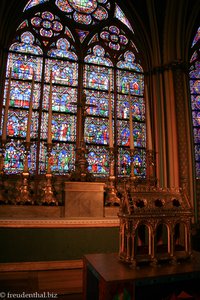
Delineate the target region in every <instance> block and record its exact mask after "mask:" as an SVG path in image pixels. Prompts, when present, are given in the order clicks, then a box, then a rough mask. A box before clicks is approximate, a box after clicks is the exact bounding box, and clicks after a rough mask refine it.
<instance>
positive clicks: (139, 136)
mask: <svg viewBox="0 0 200 300" xmlns="http://www.w3.org/2000/svg"><path fill="white" fill-rule="evenodd" d="M117 124H118V145H121V146H130V129H129V121H120V120H118V122H117ZM133 136H134V146H135V147H145V146H146V135H145V124H144V123H136V122H135V123H133Z"/></svg>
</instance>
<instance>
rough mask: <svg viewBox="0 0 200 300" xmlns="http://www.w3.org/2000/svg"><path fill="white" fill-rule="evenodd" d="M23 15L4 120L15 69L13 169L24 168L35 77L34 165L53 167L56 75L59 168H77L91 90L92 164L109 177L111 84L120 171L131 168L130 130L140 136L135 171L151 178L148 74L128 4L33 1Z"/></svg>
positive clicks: (9, 167) (88, 138)
mask: <svg viewBox="0 0 200 300" xmlns="http://www.w3.org/2000/svg"><path fill="white" fill-rule="evenodd" d="M23 13H24V21H23V22H22V23H21V24H20V25H19V27H18V28H17V30H16V36H15V37H14V40H13V42H12V44H11V46H10V49H9V53H8V61H7V69H6V81H5V91H4V101H3V111H2V120H1V123H3V114H4V107H5V101H6V95H7V87H8V81H9V70H11V89H10V107H9V114H8V126H7V137H8V140H7V144H6V155H5V171H6V173H8V174H15V173H21V172H22V170H23V155H24V146H23V142H24V141H25V138H26V128H27V120H28V110H29V102H30V94H31V88H32V85H31V82H32V78H33V75H34V93H33V117H32V122H31V150H30V155H29V158H28V166H29V170H30V172H31V173H33V174H42V173H45V171H46V157H47V150H46V142H47V132H48V128H47V127H48V107H49V94H50V74H51V72H52V78H53V79H52V128H51V131H52V141H53V148H52V154H53V155H52V157H53V158H52V161H51V170H52V172H53V173H54V174H60V175H65V174H68V173H69V172H70V171H71V170H73V169H74V165H75V160H76V147H77V136H78V135H79V130H80V126H79V121H80V120H79V114H78V110H77V105H78V103H79V102H80V101H81V95H82V94H83V93H85V95H86V103H87V104H89V106H88V109H87V116H86V120H85V128H84V142H85V143H86V148H87V160H88V163H89V167H88V168H89V170H90V172H92V173H93V174H94V175H95V176H96V177H104V176H107V175H108V173H109V165H108V161H109V134H108V101H109V97H110V95H109V86H110V94H111V99H112V116H113V134H114V141H115V142H114V147H115V154H116V155H115V160H116V170H115V172H116V175H117V176H121V177H124V176H128V175H129V173H130V153H129V147H130V134H133V136H134V147H135V155H134V161H135V166H136V167H135V175H136V176H140V177H145V172H146V163H145V161H146V159H145V157H146V151H145V148H146V125H145V103H144V97H143V94H144V74H143V69H142V66H141V65H140V54H139V52H138V50H137V48H136V46H135V45H136V43H135V41H134V31H133V29H132V26H131V24H130V22H129V21H128V19H127V18H126V16H125V14H124V13H123V11H122V10H121V8H120V7H119V6H118V5H117V4H116V3H114V2H111V1H108V0H102V1H97V0H96V1H92V2H91V1H78V0H65V1H64V0H56V1H52V0H46V1H45V0H43V1H42V0H40V1H36V0H31V1H28V3H27V4H26V6H25V8H24V12H23ZM97 25H98V26H97ZM128 86H130V90H129V88H128ZM129 94H130V96H129ZM129 97H130V102H131V106H132V107H131V108H132V116H131V117H132V119H133V125H134V126H133V132H132V133H130V130H129V120H130V115H129ZM74 103H77V105H75V104H74ZM1 128H2V126H1Z"/></svg>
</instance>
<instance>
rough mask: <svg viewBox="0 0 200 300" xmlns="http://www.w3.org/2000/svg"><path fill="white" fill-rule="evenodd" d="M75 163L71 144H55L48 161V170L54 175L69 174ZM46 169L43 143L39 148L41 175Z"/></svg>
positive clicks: (73, 149)
mask: <svg viewBox="0 0 200 300" xmlns="http://www.w3.org/2000/svg"><path fill="white" fill-rule="evenodd" d="M74 162H75V146H74V145H73V144H66V143H56V144H54V146H53V149H52V152H51V159H50V168H51V170H52V172H53V173H54V174H58V175H64V174H67V173H69V172H70V171H71V170H72V169H73V167H74ZM46 168H47V148H46V145H45V143H44V142H42V143H41V146H40V157H39V170H40V173H41V174H43V173H45V172H46Z"/></svg>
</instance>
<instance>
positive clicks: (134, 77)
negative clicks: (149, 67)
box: [117, 70, 144, 96]
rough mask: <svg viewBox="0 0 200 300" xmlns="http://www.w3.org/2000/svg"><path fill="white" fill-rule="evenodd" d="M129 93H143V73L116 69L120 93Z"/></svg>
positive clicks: (139, 94)
mask: <svg viewBox="0 0 200 300" xmlns="http://www.w3.org/2000/svg"><path fill="white" fill-rule="evenodd" d="M129 85H130V93H131V95H138V96H143V93H144V75H143V74H136V73H131V72H128V71H122V70H121V71H119V70H118V71H117V87H118V92H120V93H127V94H128V93H129Z"/></svg>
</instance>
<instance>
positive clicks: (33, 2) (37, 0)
mask: <svg viewBox="0 0 200 300" xmlns="http://www.w3.org/2000/svg"><path fill="white" fill-rule="evenodd" d="M48 1H49V0H30V1H28V3H27V4H26V6H25V7H24V11H25V10H28V9H29V8H31V7H33V6H36V5H38V4H42V3H45V2H48Z"/></svg>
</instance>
